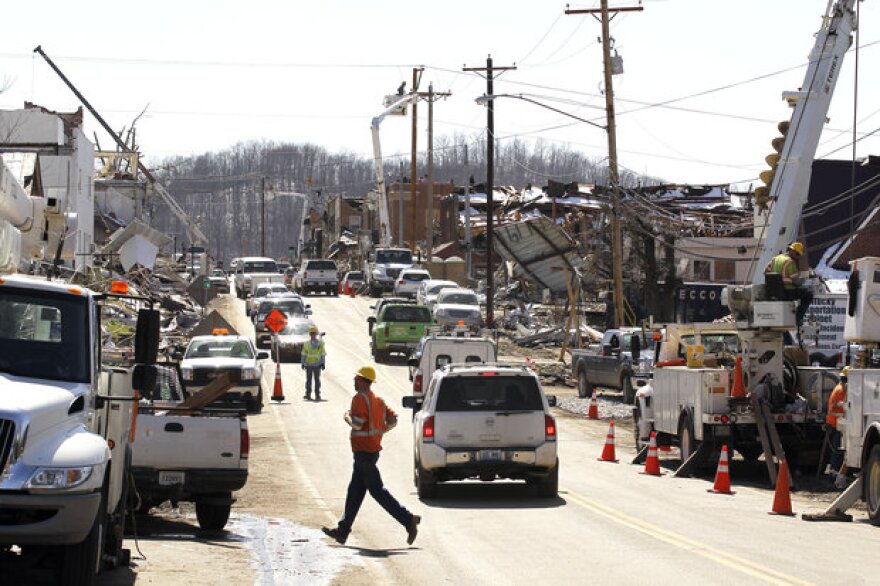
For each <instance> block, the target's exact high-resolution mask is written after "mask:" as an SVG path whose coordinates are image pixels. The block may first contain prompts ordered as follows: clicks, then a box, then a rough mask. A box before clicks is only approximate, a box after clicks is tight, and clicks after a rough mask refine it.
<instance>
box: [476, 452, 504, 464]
mask: <svg viewBox="0 0 880 586" xmlns="http://www.w3.org/2000/svg"><path fill="white" fill-rule="evenodd" d="M503 459H504V457H503V452H502V451H501V450H480V461H482V462H497V461H499V460H503Z"/></svg>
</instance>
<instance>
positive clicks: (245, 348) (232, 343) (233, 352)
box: [184, 338, 254, 358]
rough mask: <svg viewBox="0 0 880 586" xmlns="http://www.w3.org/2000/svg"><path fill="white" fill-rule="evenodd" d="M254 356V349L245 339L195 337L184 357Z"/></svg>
mask: <svg viewBox="0 0 880 586" xmlns="http://www.w3.org/2000/svg"><path fill="white" fill-rule="evenodd" d="M218 356H222V357H229V358H253V357H254V351H253V350H252V349H251V346H250V344H248V343H247V342H246V341H244V340H234V339H229V338H211V339H206V338H202V339H195V340H193V341H192V342H190V344H189V348H187V349H186V356H184V358H217V357H218Z"/></svg>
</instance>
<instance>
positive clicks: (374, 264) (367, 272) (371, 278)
mask: <svg viewBox="0 0 880 586" xmlns="http://www.w3.org/2000/svg"><path fill="white" fill-rule="evenodd" d="M411 268H413V257H412V252H410V250H409V249H408V248H377V249H376V250H375V251H373V252H371V253H370V254H369V255H368V256H367V264H366V267H365V268H364V277H365V279H366V282H367V287H368V288H369V291H370V295H372V296H373V297H380V296H381V295H382V293H386V292H392V291H394V282H395V280H396V279H397V277H398V276H399V275H400V271H402V270H404V269H411Z"/></svg>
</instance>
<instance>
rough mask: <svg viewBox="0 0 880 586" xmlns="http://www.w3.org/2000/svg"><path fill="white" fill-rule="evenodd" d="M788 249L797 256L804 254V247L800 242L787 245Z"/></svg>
mask: <svg viewBox="0 0 880 586" xmlns="http://www.w3.org/2000/svg"><path fill="white" fill-rule="evenodd" d="M788 249H789V250H793V251H795V252H796V253H798V254H803V253H804V245H803V244H801V243H800V242H792V243H791V244H789V245H788Z"/></svg>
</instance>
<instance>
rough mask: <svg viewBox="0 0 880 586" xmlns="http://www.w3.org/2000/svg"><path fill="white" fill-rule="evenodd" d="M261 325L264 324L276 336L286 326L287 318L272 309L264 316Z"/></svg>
mask: <svg viewBox="0 0 880 586" xmlns="http://www.w3.org/2000/svg"><path fill="white" fill-rule="evenodd" d="M263 323H264V324H266V327H267V328H269V329H270V330H272V332H273V333H276V334H277V333H278V332H280V331H281V330H283V329H284V326H286V325H287V316H285V315H284V314H283V313H281V312H280V311H278V310H277V309H273V310H272V311H270V312H269V315H267V316H266V319H264V320H263Z"/></svg>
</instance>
